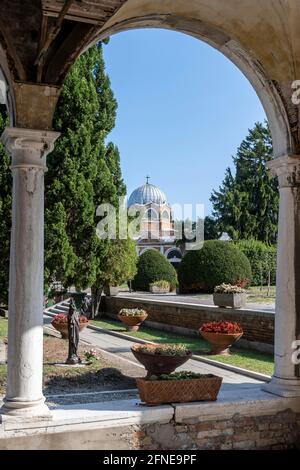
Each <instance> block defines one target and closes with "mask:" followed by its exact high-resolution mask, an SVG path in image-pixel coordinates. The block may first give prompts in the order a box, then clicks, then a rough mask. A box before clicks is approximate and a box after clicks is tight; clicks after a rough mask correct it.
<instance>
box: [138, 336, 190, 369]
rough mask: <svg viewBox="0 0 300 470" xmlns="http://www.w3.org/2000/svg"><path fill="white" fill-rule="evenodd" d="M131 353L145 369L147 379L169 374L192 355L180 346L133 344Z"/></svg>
mask: <svg viewBox="0 0 300 470" xmlns="http://www.w3.org/2000/svg"><path fill="white" fill-rule="evenodd" d="M131 351H132V353H133V355H134V356H135V358H136V359H137V360H138V361H139V362H140V363H141V364H143V366H144V367H145V369H146V371H147V377H150V376H151V375H161V374H171V373H172V372H174V370H175V369H177V367H179V366H182V365H183V364H184V363H185V362H186V361H188V360H189V359H190V358H191V357H192V355H193V353H192V351H190V350H189V349H188V348H186V347H185V346H183V345H182V344H134V345H133V346H132V347H131Z"/></svg>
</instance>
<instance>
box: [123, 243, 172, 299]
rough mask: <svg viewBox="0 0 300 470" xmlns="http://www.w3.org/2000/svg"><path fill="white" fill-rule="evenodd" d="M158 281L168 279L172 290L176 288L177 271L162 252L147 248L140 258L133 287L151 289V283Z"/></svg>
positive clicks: (143, 289) (135, 288)
mask: <svg viewBox="0 0 300 470" xmlns="http://www.w3.org/2000/svg"><path fill="white" fill-rule="evenodd" d="M156 281H168V282H169V284H170V288H171V290H174V289H175V287H176V285H177V273H176V270H175V269H174V268H173V266H172V265H171V263H170V262H169V261H168V260H167V259H166V258H165V257H164V256H163V255H162V254H161V253H159V252H158V251H156V250H147V251H145V252H144V253H143V254H142V255H141V256H140V257H139V259H138V264H137V273H136V275H135V277H134V279H133V281H132V287H133V289H134V290H140V291H149V290H150V284H152V283H153V282H156Z"/></svg>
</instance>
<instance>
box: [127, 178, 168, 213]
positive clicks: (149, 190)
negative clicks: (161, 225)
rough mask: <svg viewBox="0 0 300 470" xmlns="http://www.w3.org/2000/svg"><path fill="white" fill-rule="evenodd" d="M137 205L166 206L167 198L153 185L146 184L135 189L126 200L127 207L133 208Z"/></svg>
mask: <svg viewBox="0 0 300 470" xmlns="http://www.w3.org/2000/svg"><path fill="white" fill-rule="evenodd" d="M137 204H141V205H146V204H157V205H162V204H167V197H166V195H165V193H164V192H163V191H161V190H160V189H159V188H158V187H157V186H155V185H154V184H150V183H148V182H147V183H146V184H144V185H143V186H140V187H139V188H137V189H135V190H134V191H133V192H132V193H131V195H130V197H129V200H128V206H129V207H131V206H134V205H137Z"/></svg>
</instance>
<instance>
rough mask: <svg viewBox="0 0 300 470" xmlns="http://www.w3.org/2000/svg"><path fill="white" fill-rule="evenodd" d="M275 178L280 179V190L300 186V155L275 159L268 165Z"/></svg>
mask: <svg viewBox="0 0 300 470" xmlns="http://www.w3.org/2000/svg"><path fill="white" fill-rule="evenodd" d="M267 166H268V168H269V169H270V170H271V173H272V174H273V176H277V177H278V181H279V187H280V188H292V187H296V186H300V155H285V156H283V157H279V158H274V160H271V161H270V162H268V164H267Z"/></svg>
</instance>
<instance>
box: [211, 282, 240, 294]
mask: <svg viewBox="0 0 300 470" xmlns="http://www.w3.org/2000/svg"><path fill="white" fill-rule="evenodd" d="M214 292H215V293H216V294H244V293H246V291H245V289H242V288H241V287H239V286H232V285H231V284H221V285H220V286H216V287H215V290H214Z"/></svg>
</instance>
